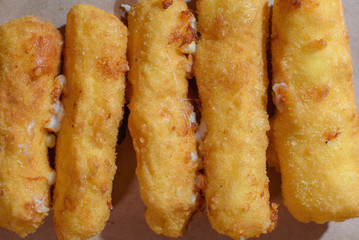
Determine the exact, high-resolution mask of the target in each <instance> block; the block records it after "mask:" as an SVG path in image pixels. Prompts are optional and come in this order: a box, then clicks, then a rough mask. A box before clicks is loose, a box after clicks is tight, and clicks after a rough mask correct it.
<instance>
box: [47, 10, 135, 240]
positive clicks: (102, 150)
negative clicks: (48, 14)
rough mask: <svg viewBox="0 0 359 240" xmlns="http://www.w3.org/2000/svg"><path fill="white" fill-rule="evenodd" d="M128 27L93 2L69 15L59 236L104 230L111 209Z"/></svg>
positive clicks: (58, 196)
mask: <svg viewBox="0 0 359 240" xmlns="http://www.w3.org/2000/svg"><path fill="white" fill-rule="evenodd" d="M126 49H127V28H126V27H125V25H124V24H123V23H122V22H121V21H120V20H119V19H118V18H117V17H115V16H113V15H112V14H110V13H107V12H105V11H102V10H100V9H97V8H95V7H93V6H91V5H83V4H78V5H75V6H74V7H73V8H72V9H71V11H70V12H69V14H68V16H67V25H66V34H65V50H64V74H65V76H66V78H67V84H66V85H65V88H64V93H63V104H64V108H65V117H64V120H63V123H62V128H61V130H60V132H59V135H58V141H57V147H56V159H55V160H56V172H57V178H56V184H55V193H54V225H55V230H56V233H57V236H58V238H59V239H87V238H90V237H92V236H94V235H96V234H98V233H100V232H101V231H102V229H103V228H104V226H105V223H106V221H107V219H108V217H109V214H110V209H111V207H112V206H111V192H112V180H113V177H114V175H115V171H116V166H115V159H116V149H115V147H116V142H117V133H118V127H119V123H120V121H121V119H122V115H123V106H124V100H125V99H124V94H125V72H126V71H127V70H128V64H127V61H126Z"/></svg>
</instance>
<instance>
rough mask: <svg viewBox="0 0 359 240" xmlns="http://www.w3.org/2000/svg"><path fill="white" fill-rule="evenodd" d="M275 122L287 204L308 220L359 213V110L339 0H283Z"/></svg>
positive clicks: (277, 31)
mask: <svg viewBox="0 0 359 240" xmlns="http://www.w3.org/2000/svg"><path fill="white" fill-rule="evenodd" d="M272 32H273V35H272V56H273V71H274V72H273V74H274V76H273V96H274V97H273V100H274V103H275V104H276V108H277V111H276V115H275V118H274V122H273V128H274V138H275V149H276V152H277V154H278V158H279V165H280V171H281V173H282V194H283V199H284V204H285V205H286V206H287V208H288V209H289V211H290V212H291V213H292V215H293V216H294V217H295V218H296V219H298V220H299V221H302V222H309V221H315V222H317V223H324V222H327V221H343V220H345V219H348V218H353V217H358V216H359V201H358V200H359V154H358V153H359V116H358V110H357V107H356V106H355V100H354V92H353V82H352V73H353V70H352V60H351V56H350V49H349V37H348V33H347V29H346V27H345V22H344V18H343V8H342V4H341V1H340V0H315V1H298V0H297V1H288V0H276V1H275V3H274V10H273V26H272Z"/></svg>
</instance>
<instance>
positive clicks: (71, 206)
mask: <svg viewBox="0 0 359 240" xmlns="http://www.w3.org/2000/svg"><path fill="white" fill-rule="evenodd" d="M64 207H65V209H68V210H70V211H73V210H75V209H76V203H75V202H74V200H72V198H71V197H68V196H65V197H64Z"/></svg>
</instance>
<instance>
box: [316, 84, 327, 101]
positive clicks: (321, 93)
mask: <svg viewBox="0 0 359 240" xmlns="http://www.w3.org/2000/svg"><path fill="white" fill-rule="evenodd" d="M329 90H330V87H329V86H328V85H324V86H321V87H319V88H318V89H317V100H318V101H321V100H323V99H324V98H326V97H327V96H328V94H329Z"/></svg>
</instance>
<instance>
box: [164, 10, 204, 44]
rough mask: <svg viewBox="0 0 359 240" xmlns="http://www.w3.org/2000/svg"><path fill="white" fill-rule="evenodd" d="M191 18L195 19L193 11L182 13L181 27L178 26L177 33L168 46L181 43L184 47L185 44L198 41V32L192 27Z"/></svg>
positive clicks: (172, 36) (173, 35) (172, 35)
mask: <svg viewBox="0 0 359 240" xmlns="http://www.w3.org/2000/svg"><path fill="white" fill-rule="evenodd" d="M191 18H193V14H192V12H191V11H189V10H187V11H182V12H181V14H180V20H181V21H180V25H179V26H177V28H176V30H175V32H173V33H172V34H171V37H170V41H169V42H168V44H172V43H174V42H180V46H183V45H184V44H189V43H191V42H197V41H198V36H197V32H196V30H194V29H193V28H192V26H191Z"/></svg>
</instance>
